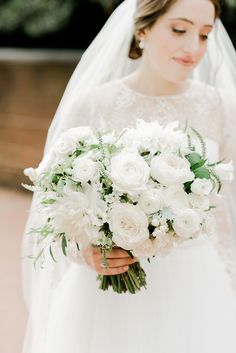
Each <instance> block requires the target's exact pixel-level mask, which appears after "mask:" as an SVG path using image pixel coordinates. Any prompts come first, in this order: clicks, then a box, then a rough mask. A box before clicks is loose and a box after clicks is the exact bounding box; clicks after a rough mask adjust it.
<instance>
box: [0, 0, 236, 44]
mask: <svg viewBox="0 0 236 353" xmlns="http://www.w3.org/2000/svg"><path fill="white" fill-rule="evenodd" d="M121 2H122V0H2V1H1V3H0V43H2V44H1V45H2V46H23V47H24V46H28V47H31V46H32V47H50V48H53V47H60V48H63V47H64V48H70V47H72V48H85V47H86V46H87V45H88V44H89V43H90V41H91V40H92V39H93V37H94V36H95V35H96V34H97V32H98V31H99V29H100V28H101V27H102V25H103V23H104V22H105V21H106V19H107V18H108V16H109V15H110V13H111V12H112V11H113V10H114V8H115V7H116V6H117V5H118V4H120V3H121ZM235 18H236V0H225V3H224V6H223V16H222V19H223V22H224V24H225V26H226V29H227V30H228V32H229V33H230V35H231V38H232V40H233V41H234V44H236V28H235ZM80 33H82V35H81V36H78V35H77V36H76V34H80ZM72 36H73V38H74V39H72ZM82 37H83V38H82ZM73 40H74V41H73Z"/></svg>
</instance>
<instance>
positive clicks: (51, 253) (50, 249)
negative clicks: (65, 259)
mask: <svg viewBox="0 0 236 353" xmlns="http://www.w3.org/2000/svg"><path fill="white" fill-rule="evenodd" d="M49 252H50V255H51V257H52V259H53V261H54V262H57V261H56V260H55V257H54V255H53V252H52V246H51V245H50V247H49Z"/></svg>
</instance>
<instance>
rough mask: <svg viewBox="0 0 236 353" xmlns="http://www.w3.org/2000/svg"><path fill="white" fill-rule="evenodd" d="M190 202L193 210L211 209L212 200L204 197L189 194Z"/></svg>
mask: <svg viewBox="0 0 236 353" xmlns="http://www.w3.org/2000/svg"><path fill="white" fill-rule="evenodd" d="M188 198H189V202H190V204H191V206H192V207H193V208H198V209H200V210H204V211H205V210H208V209H209V207H210V200H209V198H208V197H206V196H204V195H197V194H193V193H191V194H189V195H188Z"/></svg>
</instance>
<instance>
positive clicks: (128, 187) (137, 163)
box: [110, 150, 150, 195]
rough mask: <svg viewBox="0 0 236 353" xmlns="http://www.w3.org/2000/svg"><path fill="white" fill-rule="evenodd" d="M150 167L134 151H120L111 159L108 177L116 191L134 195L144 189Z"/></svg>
mask: <svg viewBox="0 0 236 353" xmlns="http://www.w3.org/2000/svg"><path fill="white" fill-rule="evenodd" d="M149 175H150V168H149V166H148V164H147V163H146V162H145V161H144V159H143V158H142V157H141V156H140V155H139V154H138V153H134V152H130V151H127V150H124V151H122V152H121V153H119V154H118V155H116V156H114V157H113V158H112V159H111V171H110V178H111V180H112V182H113V187H114V189H115V190H116V191H120V192H124V193H128V194H130V195H134V194H136V193H140V192H141V191H144V190H145V189H146V184H147V182H148V179H149Z"/></svg>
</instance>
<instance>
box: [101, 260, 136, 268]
mask: <svg viewBox="0 0 236 353" xmlns="http://www.w3.org/2000/svg"><path fill="white" fill-rule="evenodd" d="M137 261H138V259H132V258H128V259H127V258H123V259H109V260H108V261H107V262H108V267H109V268H113V267H122V266H126V265H131V264H133V263H135V262H137Z"/></svg>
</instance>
